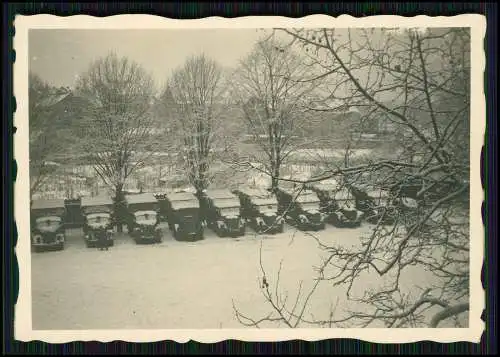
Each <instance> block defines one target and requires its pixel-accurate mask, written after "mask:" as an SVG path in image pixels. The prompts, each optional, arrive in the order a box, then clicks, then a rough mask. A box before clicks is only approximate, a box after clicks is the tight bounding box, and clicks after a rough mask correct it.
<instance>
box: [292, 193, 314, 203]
mask: <svg viewBox="0 0 500 357" xmlns="http://www.w3.org/2000/svg"><path fill="white" fill-rule="evenodd" d="M296 201H297V202H300V203H307V202H318V201H319V198H318V196H317V195H316V194H315V193H314V192H312V191H302V192H301V193H300V195H299V197H297V200H296Z"/></svg>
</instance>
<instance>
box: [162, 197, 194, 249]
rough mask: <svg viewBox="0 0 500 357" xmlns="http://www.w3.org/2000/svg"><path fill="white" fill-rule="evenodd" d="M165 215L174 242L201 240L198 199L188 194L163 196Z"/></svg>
mask: <svg viewBox="0 0 500 357" xmlns="http://www.w3.org/2000/svg"><path fill="white" fill-rule="evenodd" d="M164 202H165V210H166V211H165V215H166V219H167V222H168V227H169V229H170V230H171V231H172V234H173V236H174V238H175V239H176V240H181V241H196V240H201V239H203V225H202V220H201V216H200V203H199V200H198V198H197V197H196V196H195V195H194V194H192V193H189V192H175V193H169V194H166V195H165V201H164Z"/></svg>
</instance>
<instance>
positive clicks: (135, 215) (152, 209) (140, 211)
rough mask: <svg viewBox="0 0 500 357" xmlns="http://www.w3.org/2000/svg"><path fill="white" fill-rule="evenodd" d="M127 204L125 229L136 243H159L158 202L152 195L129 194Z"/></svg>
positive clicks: (160, 236)
mask: <svg viewBox="0 0 500 357" xmlns="http://www.w3.org/2000/svg"><path fill="white" fill-rule="evenodd" d="M125 200H126V203H127V211H128V219H127V228H128V232H129V235H130V236H131V237H132V238H133V239H134V240H135V242H136V243H160V242H161V241H162V230H161V228H160V227H159V223H160V221H159V217H158V216H159V214H158V213H159V212H158V211H159V205H158V200H157V199H156V198H155V196H154V195H153V194H152V193H139V194H131V195H127V196H126V197H125Z"/></svg>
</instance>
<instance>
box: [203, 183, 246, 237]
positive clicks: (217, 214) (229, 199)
mask: <svg viewBox="0 0 500 357" xmlns="http://www.w3.org/2000/svg"><path fill="white" fill-rule="evenodd" d="M200 205H201V208H202V211H203V217H204V220H205V222H206V224H207V226H208V227H209V228H210V229H212V230H213V231H214V232H215V233H216V234H217V235H218V236H219V237H233V238H236V237H240V236H243V235H245V220H244V219H243V218H242V217H241V212H240V207H241V204H240V200H239V198H238V196H236V195H235V194H233V193H232V192H231V191H229V190H224V189H208V190H205V191H204V192H203V193H202V195H201V196H200Z"/></svg>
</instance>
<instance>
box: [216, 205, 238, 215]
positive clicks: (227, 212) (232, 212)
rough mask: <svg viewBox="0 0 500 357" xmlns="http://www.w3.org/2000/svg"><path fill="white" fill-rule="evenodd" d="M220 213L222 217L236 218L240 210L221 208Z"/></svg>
mask: <svg viewBox="0 0 500 357" xmlns="http://www.w3.org/2000/svg"><path fill="white" fill-rule="evenodd" d="M220 213H221V215H222V216H224V217H238V216H239V215H240V209H239V208H237V207H231V208H222V209H221V210H220Z"/></svg>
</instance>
